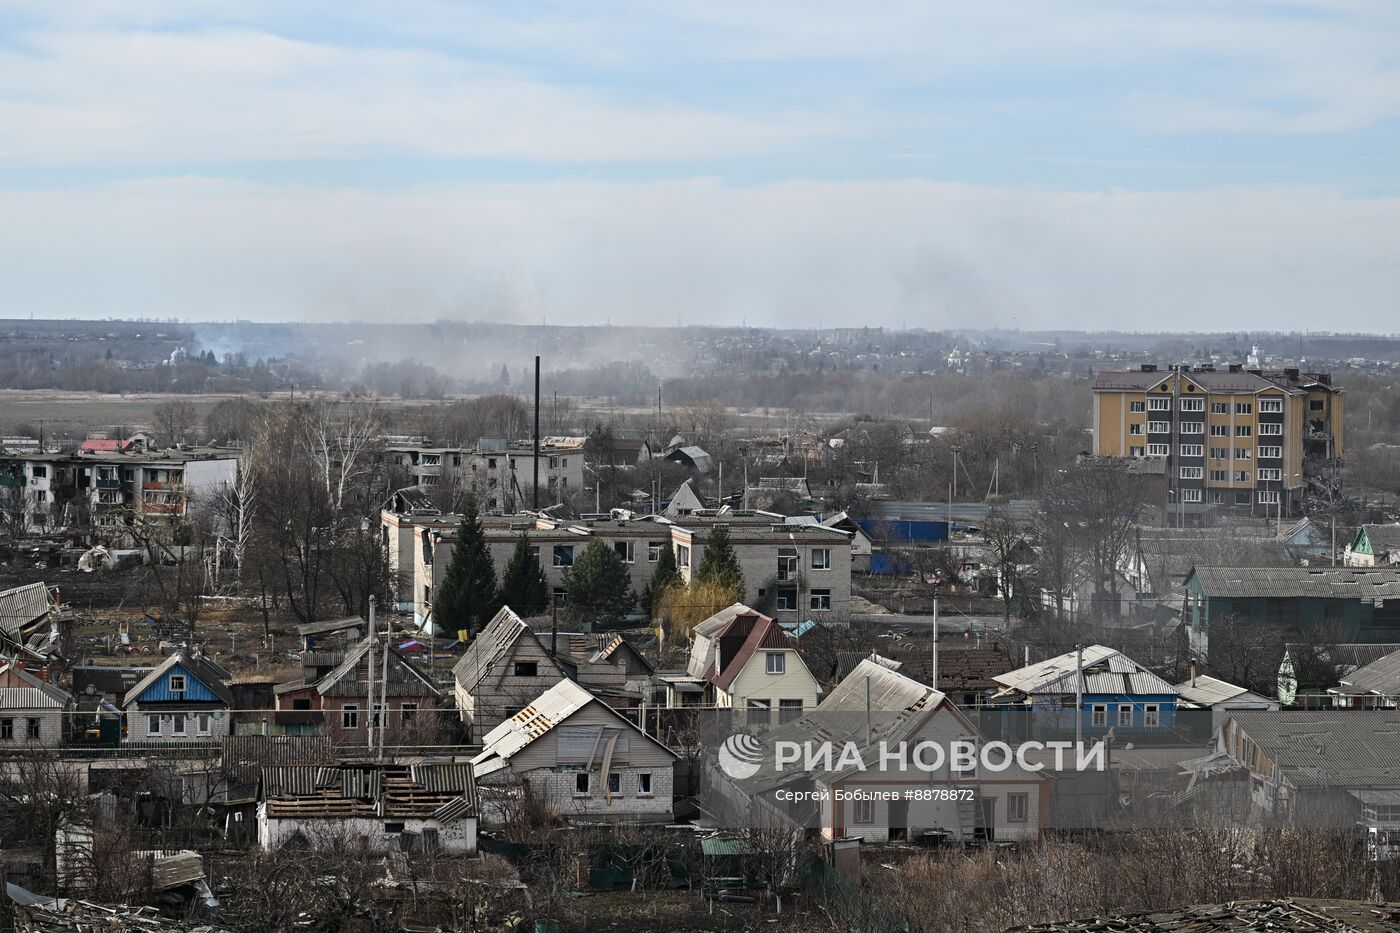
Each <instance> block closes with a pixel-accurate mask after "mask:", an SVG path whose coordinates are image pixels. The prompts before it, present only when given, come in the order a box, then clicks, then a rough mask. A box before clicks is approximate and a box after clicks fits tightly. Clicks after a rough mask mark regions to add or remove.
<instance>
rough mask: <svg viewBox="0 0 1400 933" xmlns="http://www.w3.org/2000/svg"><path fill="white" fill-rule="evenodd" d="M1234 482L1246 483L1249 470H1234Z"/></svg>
mask: <svg viewBox="0 0 1400 933" xmlns="http://www.w3.org/2000/svg"><path fill="white" fill-rule="evenodd" d="M1235 482H1237V483H1247V482H1249V471H1248V470H1236V471H1235Z"/></svg>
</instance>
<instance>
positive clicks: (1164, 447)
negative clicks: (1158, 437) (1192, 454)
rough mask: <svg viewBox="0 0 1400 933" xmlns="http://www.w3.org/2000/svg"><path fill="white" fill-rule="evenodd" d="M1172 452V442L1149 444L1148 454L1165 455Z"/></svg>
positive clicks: (1153, 455) (1154, 455) (1150, 455)
mask: <svg viewBox="0 0 1400 933" xmlns="http://www.w3.org/2000/svg"><path fill="white" fill-rule="evenodd" d="M1171 452H1172V445H1171V444H1148V445H1147V455H1148V456H1149V457H1165V456H1167V455H1168V454H1169V453H1171Z"/></svg>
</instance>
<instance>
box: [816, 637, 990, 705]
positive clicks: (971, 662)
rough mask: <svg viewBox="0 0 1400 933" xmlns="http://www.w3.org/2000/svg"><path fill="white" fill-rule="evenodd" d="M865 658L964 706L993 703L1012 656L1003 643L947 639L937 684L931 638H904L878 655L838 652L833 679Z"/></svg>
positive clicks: (940, 656)
mask: <svg viewBox="0 0 1400 933" xmlns="http://www.w3.org/2000/svg"><path fill="white" fill-rule="evenodd" d="M866 658H869V659H870V660H872V661H875V662H876V663H878V664H881V665H882V666H884V667H888V668H889V669H890V670H892V671H898V672H899V673H901V674H903V675H904V676H905V677H911V678H913V679H914V680H917V681H918V682H919V683H921V684H928V685H930V686H935V687H936V688H937V689H938V691H939V692H940V693H942V694H944V695H945V696H947V697H948V699H949V701H950V702H952V703H954V704H955V705H957V706H960V707H962V708H963V709H975V708H980V707H983V706H988V705H990V704H991V701H992V697H993V696H995V695H996V693H997V691H999V690H1000V689H1001V684H999V683H997V682H996V681H995V680H994V679H993V678H994V677H995V676H996V675H997V674H1000V673H1002V672H1004V671H1005V670H1006V669H1007V668H1009V667H1010V666H1011V656H1010V655H1009V654H1007V652H1006V649H1005V648H1003V647H1001V646H1000V645H996V644H990V643H988V644H987V645H986V646H984V647H980V646H979V647H964V645H963V644H962V643H960V642H957V641H950V640H947V639H945V640H943V641H941V642H940V643H939V645H938V671H937V678H938V683H937V684H934V683H933V679H934V670H933V664H934V662H933V644H932V639H928V638H902V639H900V640H898V641H892V642H891V644H888V645H881V646H880V649H879V653H878V654H877V653H876V652H874V651H841V652H838V653H837V655H836V674H835V677H834V678H833V679H834V680H835V681H837V682H840V681H843V680H845V679H846V678H847V677H849V676H850V674H851V671H853V670H855V668H856V666H857V665H859V664H860V662H861V661H863V660H865V659H866Z"/></svg>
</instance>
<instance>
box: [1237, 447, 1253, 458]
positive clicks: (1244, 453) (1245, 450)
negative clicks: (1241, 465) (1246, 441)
mask: <svg viewBox="0 0 1400 933" xmlns="http://www.w3.org/2000/svg"><path fill="white" fill-rule="evenodd" d="M1235 459H1236V460H1252V459H1254V451H1253V449H1251V448H1249V447H1236V448H1235Z"/></svg>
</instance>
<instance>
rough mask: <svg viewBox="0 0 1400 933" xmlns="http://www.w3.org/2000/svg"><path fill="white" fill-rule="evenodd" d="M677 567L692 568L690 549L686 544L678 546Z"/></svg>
mask: <svg viewBox="0 0 1400 933" xmlns="http://www.w3.org/2000/svg"><path fill="white" fill-rule="evenodd" d="M676 566H677V567H689V566H690V548H688V547H686V546H685V545H684V544H677V545H676Z"/></svg>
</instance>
